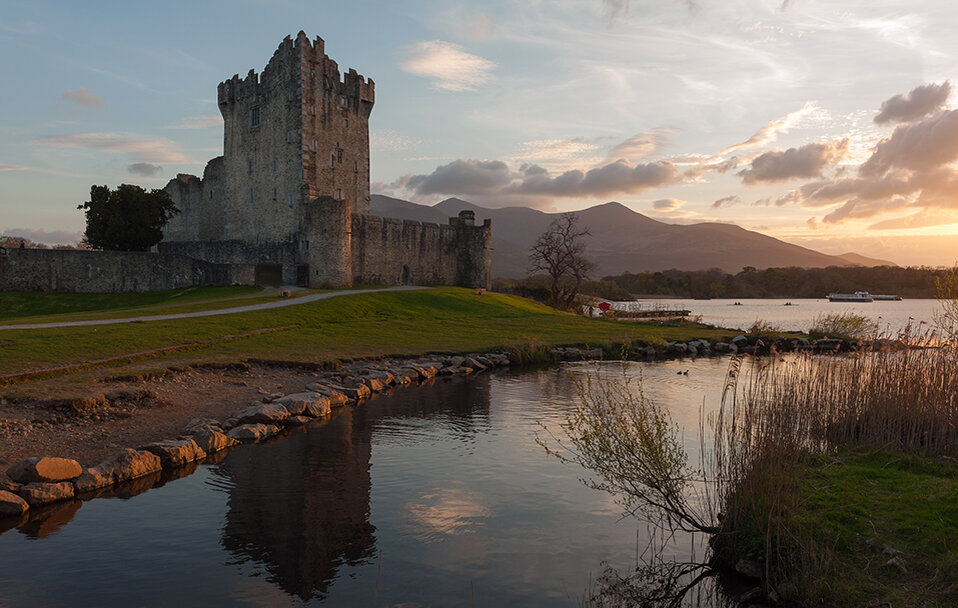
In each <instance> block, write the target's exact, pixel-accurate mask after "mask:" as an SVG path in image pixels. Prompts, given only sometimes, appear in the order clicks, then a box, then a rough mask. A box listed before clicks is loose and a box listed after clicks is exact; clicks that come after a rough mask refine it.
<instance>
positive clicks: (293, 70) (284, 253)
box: [0, 32, 492, 292]
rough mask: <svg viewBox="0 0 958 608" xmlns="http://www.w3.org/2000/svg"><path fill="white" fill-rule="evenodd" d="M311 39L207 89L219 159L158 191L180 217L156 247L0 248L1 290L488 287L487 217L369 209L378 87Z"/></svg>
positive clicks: (287, 43)
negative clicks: (378, 213) (415, 217)
mask: <svg viewBox="0 0 958 608" xmlns="http://www.w3.org/2000/svg"><path fill="white" fill-rule="evenodd" d="M324 46H325V45H324V43H323V40H322V38H319V37H317V38H316V39H315V40H314V41H312V42H311V41H310V40H309V38H308V37H307V36H306V34H305V33H303V32H299V34H298V35H297V37H296V39H295V40H292V39H291V38H290V37H289V36H287V37H286V39H284V40H283V42H282V43H280V45H279V48H278V49H277V50H276V52H275V53H273V57H272V59H270V61H269V63H268V64H267V65H266V68H265V69H264V70H263V72H262V74H259V75H257V74H256V72H255V71H254V70H250V71H249V73H248V74H247V76H246V78H242V79H241V78H240V77H239V75H235V76H233V77H232V78H230V79H229V80H227V81H225V82H221V83H220V84H219V86H218V87H217V103H218V105H219V109H220V113H221V114H222V115H223V121H224V137H223V156H220V157H217V158H214V159H213V160H211V161H209V163H207V165H206V169H205V170H204V171H203V177H202V179H201V178H199V177H196V176H194V175H185V174H180V175H177V176H176V178H174V179H172V180H170V182H169V183H168V184H167V185H166V188H165V190H166V191H167V192H168V193H169V194H170V195H171V197H172V198H173V202H174V203H175V204H176V206H177V208H178V209H179V210H180V214H179V215H176V216H174V217H173V219H172V220H171V221H170V222H169V224H168V225H167V226H166V228H165V229H164V234H163V240H162V241H161V242H160V243H159V245H158V246H157V251H154V252H121V251H65V250H43V249H25V250H24V249H17V250H10V251H6V252H3V251H0V254H2V255H0V291H78V292H130V291H158V290H167V289H179V288H182V287H190V286H193V285H232V284H241V285H254V284H255V285H281V284H285V285H301V286H304V287H313V288H319V287H348V286H351V285H354V284H384V285H399V284H416V285H459V286H463V287H471V288H488V287H489V286H490V282H491V277H490V270H489V268H490V261H491V248H490V241H491V234H492V228H491V222H490V220H486V221H485V222H484V223H483V224H482V225H480V226H477V225H475V215H474V213H473V212H472V211H463V212H461V213H460V214H459V216H458V217H454V218H450V220H449V224H447V225H440V224H434V223H430V222H415V221H409V220H398V219H392V218H381V217H375V216H372V215H369V202H370V194H369V115H370V113H371V112H372V109H373V103H374V102H375V85H374V83H373V81H372V80H366V79H365V78H363V77H362V76H361V75H359V74H357V73H356V71H355V70H349V71H348V72H347V73H346V74H345V75H344V76H343V77H342V78H341V77H340V72H339V67H338V66H337V64H336V62H335V61H333V60H332V59H330V58H329V56H327V55H326V52H325V49H324Z"/></svg>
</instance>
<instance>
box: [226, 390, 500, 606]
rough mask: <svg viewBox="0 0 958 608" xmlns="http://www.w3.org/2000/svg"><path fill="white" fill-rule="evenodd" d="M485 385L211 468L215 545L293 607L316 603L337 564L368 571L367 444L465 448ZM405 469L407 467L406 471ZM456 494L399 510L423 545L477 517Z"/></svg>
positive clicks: (366, 414) (482, 422) (315, 428)
mask: <svg viewBox="0 0 958 608" xmlns="http://www.w3.org/2000/svg"><path fill="white" fill-rule="evenodd" d="M488 384H489V378H488V377H485V378H481V379H477V380H473V381H471V382H466V381H463V380H461V379H451V380H445V381H440V382H438V383H435V384H433V385H431V386H425V387H421V388H420V389H418V390H413V391H409V390H400V391H398V392H397V393H395V394H394V395H392V396H391V397H390V398H380V399H374V400H372V401H369V402H367V403H365V404H363V405H361V406H359V407H357V408H352V409H347V410H345V411H342V412H340V413H339V415H337V416H335V417H334V418H332V419H331V420H329V421H327V422H326V423H324V424H312V425H310V426H308V427H306V428H305V429H304V430H303V432H300V433H296V434H293V435H292V436H290V437H288V438H286V439H285V440H284V441H282V442H276V443H268V444H265V445H261V446H258V448H257V449H256V450H255V451H251V450H239V451H236V452H234V453H231V454H230V455H229V456H227V457H226V458H225V459H224V460H223V462H222V463H221V464H219V465H218V466H217V467H215V468H214V474H215V475H214V479H216V481H214V482H213V483H214V485H216V486H217V487H218V488H219V489H221V490H223V489H225V490H227V491H228V492H229V499H228V501H227V505H228V511H227V513H226V523H225V525H224V526H223V541H222V542H223V547H224V548H225V549H226V550H228V551H229V552H230V553H231V554H232V555H233V556H234V557H235V558H236V559H238V560H240V561H247V560H252V561H255V562H257V563H259V564H261V565H262V566H263V567H264V568H265V569H266V571H267V573H268V576H269V580H270V582H272V583H274V584H276V585H278V586H280V587H281V588H282V589H283V590H284V591H286V592H287V593H289V594H292V595H295V596H297V597H299V598H300V599H302V600H309V599H310V598H313V597H325V596H326V595H327V594H328V592H329V589H330V586H331V585H332V584H333V582H334V581H335V580H336V579H337V575H338V573H339V572H340V570H341V569H342V568H343V567H344V566H351V567H355V566H360V565H364V564H370V563H372V560H373V558H374V557H375V555H376V534H375V533H376V528H375V526H373V525H372V524H371V523H370V521H369V518H370V492H371V486H372V484H371V475H370V458H371V454H372V444H373V441H374V440H373V435H374V431H375V432H376V434H377V438H378V439H377V440H384V439H389V438H393V439H395V440H396V441H398V442H400V443H403V442H407V443H411V444H415V443H416V442H417V441H418V440H419V439H420V438H421V436H422V435H423V434H425V433H429V434H434V433H436V432H437V431H438V432H441V433H443V434H446V435H448V436H449V437H450V438H451V439H450V440H451V441H454V442H457V443H460V442H466V443H467V444H468V442H470V441H471V440H472V437H473V435H474V434H475V433H476V432H477V431H479V430H481V429H483V428H485V427H486V426H487V424H488V423H487V419H488V411H489V400H488V394H489V391H488ZM413 466H414V465H413ZM474 503H475V499H474V497H472V498H471V497H470V493H469V491H468V490H467V489H465V488H456V487H446V488H438V489H437V491H436V492H435V493H434V494H431V495H426V496H424V497H423V502H422V503H421V504H417V505H407V506H406V507H405V509H406V510H407V511H408V512H409V513H410V515H411V517H412V519H413V520H414V521H415V522H416V526H417V528H418V529H419V530H420V535H421V536H420V537H421V538H427V537H428V536H429V535H430V534H431V533H432V531H435V530H439V531H443V532H448V531H450V530H454V529H456V528H457V527H461V526H463V525H466V524H465V523H464V522H465V520H466V519H468V518H469V517H471V516H478V515H482V514H484V513H483V511H482V508H481V506H476V505H475V504H474Z"/></svg>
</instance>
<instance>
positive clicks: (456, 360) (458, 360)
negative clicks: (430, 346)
mask: <svg viewBox="0 0 958 608" xmlns="http://www.w3.org/2000/svg"><path fill="white" fill-rule="evenodd" d="M465 360H466V358H465V357H460V356H458V355H456V356H453V357H449V358H447V359H444V360H443V362H442V363H443V366H444V367H459V366H460V365H462V362H463V361H465Z"/></svg>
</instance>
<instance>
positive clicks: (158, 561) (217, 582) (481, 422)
mask: <svg viewBox="0 0 958 608" xmlns="http://www.w3.org/2000/svg"><path fill="white" fill-rule="evenodd" d="M726 364H727V362H726V361H722V360H699V361H695V362H691V361H672V362H662V363H654V364H628V366H627V371H628V373H630V374H631V373H638V371H639V370H641V371H642V374H643V375H644V377H645V379H646V382H645V389H646V392H647V394H648V395H649V396H650V397H652V398H654V399H657V400H660V401H661V402H663V403H667V404H668V406H669V409H670V411H671V412H672V415H673V417H674V419H675V420H676V421H677V422H678V423H679V424H680V425H681V426H682V427H683V428H685V430H686V444H687V445H688V447H689V449H690V450H696V449H698V441H697V428H698V420H699V409H700V407H701V405H702V402H703V399H705V398H706V397H707V396H708V395H710V394H712V391H720V390H721V384H722V378H723V376H724V372H725V367H726ZM585 369H586V368H585V367H584V366H580V365H578V364H577V365H573V366H570V367H568V368H564V369H559V370H555V369H548V370H539V371H526V372H523V373H515V374H510V373H502V374H495V375H490V374H487V375H482V376H478V377H469V378H451V379H441V380H438V381H436V382H435V383H433V384H431V385H429V386H425V387H417V388H398V389H396V390H395V392H394V393H393V394H391V395H384V396H381V397H377V398H376V399H373V400H371V401H369V402H367V403H365V404H363V405H361V406H359V407H357V408H353V409H346V410H342V411H340V412H338V413H337V414H336V415H335V416H334V417H332V418H331V419H329V420H327V421H324V422H317V423H313V424H310V425H308V426H306V427H303V428H300V429H296V430H294V431H291V432H290V433H289V434H288V435H287V436H285V437H282V438H277V439H275V440H271V441H269V442H266V443H263V444H258V445H249V446H241V447H238V448H237V449H235V450H233V451H231V452H229V453H228V454H226V455H224V456H222V459H221V460H219V458H220V457H219V456H218V457H217V460H218V461H213V462H207V463H204V464H203V465H200V466H199V468H198V470H197V471H196V473H195V474H193V475H191V476H188V477H185V478H183V479H175V480H174V479H172V477H173V476H166V474H164V476H159V477H154V478H150V479H144V480H142V481H138V482H135V483H133V484H129V485H126V486H121V487H119V488H115V489H113V490H112V493H105V494H104V495H105V496H115V497H121V498H125V499H127V500H94V501H91V502H88V503H83V506H82V508H79V509H77V506H78V504H79V503H77V504H65V505H62V506H58V507H57V508H56V509H55V510H51V511H49V512H45V511H40V510H38V511H36V515H38V516H39V515H41V514H43V513H49V515H48V516H47V517H45V518H44V519H43V521H40V519H38V520H37V521H35V522H33V521H32V518H31V520H26V519H24V520H17V521H15V522H13V524H12V525H15V526H17V527H19V532H20V533H10V532H8V533H7V534H0V605H2V606H4V607H6V606H33V605H98V606H126V605H130V604H131V603H133V604H136V605H143V606H169V605H176V604H182V605H197V604H200V603H202V604H203V605H205V606H233V605H270V606H272V605H304V604H308V605H311V606H319V605H328V606H352V605H372V604H373V603H374V596H375V597H376V598H377V599H376V602H375V604H376V605H378V606H383V605H386V606H395V605H401V604H403V603H405V604H407V605H422V606H427V605H460V604H472V603H473V602H474V605H477V606H490V605H522V606H555V605H579V604H580V603H581V602H580V601H581V600H582V599H583V598H584V597H586V596H587V595H588V593H589V589H590V587H591V588H595V586H596V584H597V580H598V577H599V576H600V575H601V574H602V572H603V568H604V566H603V562H605V563H608V564H609V565H610V566H611V567H614V568H615V569H617V571H618V572H621V573H632V572H634V571H635V567H636V566H637V565H640V564H641V563H642V560H643V559H645V558H644V557H642V556H641V555H640V551H639V547H642V546H645V544H646V542H647V537H648V535H647V532H646V531H645V526H644V524H642V523H637V522H636V521H634V520H632V519H622V518H621V509H620V506H619V505H617V504H616V503H615V501H614V500H613V498H612V497H610V496H608V495H606V494H602V493H599V492H595V491H593V490H590V489H589V488H587V487H585V486H583V485H582V484H581V483H580V482H579V479H578V478H579V477H580V476H582V475H584V474H585V472H584V471H582V470H580V469H576V468H574V467H571V466H566V465H563V464H561V463H559V462H557V461H556V460H555V459H554V458H551V457H549V456H547V455H546V454H545V453H544V451H543V450H542V448H541V447H540V446H538V445H536V443H535V434H536V432H537V431H538V430H539V429H540V427H539V423H544V424H546V425H552V426H555V425H557V424H558V423H559V422H560V421H561V420H562V419H563V417H564V415H565V413H566V412H567V411H569V408H570V406H571V405H572V403H573V401H574V400H575V398H576V396H575V389H574V382H573V381H572V379H571V378H570V376H569V371H572V373H573V374H580V373H583V372H584V370H585ZM685 370H690V371H689V374H688V375H684V374H683V375H679V374H678V373H677V372H679V371H685ZM601 371H602V373H608V374H618V373H621V370H620V368H619V367H618V366H617V365H616V364H607V365H605V366H603V368H602V370H601ZM693 460H694V457H693ZM188 470H189V469H187V471H188ZM179 474H181V473H179V472H178V473H176V475H179ZM155 484H159V485H157V486H156V487H153V489H151V490H149V491H146V490H147V489H148V488H150V487H151V486H154V485H155ZM140 492H142V493H140ZM138 493H139V494H138ZM60 509H62V510H60ZM71 518H72V522H70V523H69V524H68V525H65V522H67V521H69V520H70V519H71ZM3 523H4V524H6V523H7V522H3ZM696 543H697V541H696V540H695V539H691V538H689V537H687V536H677V537H675V538H673V539H670V542H669V543H668V544H667V545H666V546H664V547H663V548H662V551H661V553H660V555H661V556H662V558H663V559H669V558H671V557H672V556H675V557H677V558H678V559H680V560H688V559H689V554H690V547H694V546H696ZM693 552H694V550H693ZM623 576H625V574H623ZM102 581H111V583H110V584H109V585H104V584H102ZM170 581H176V584H171V583H170ZM131 600H135V601H131Z"/></svg>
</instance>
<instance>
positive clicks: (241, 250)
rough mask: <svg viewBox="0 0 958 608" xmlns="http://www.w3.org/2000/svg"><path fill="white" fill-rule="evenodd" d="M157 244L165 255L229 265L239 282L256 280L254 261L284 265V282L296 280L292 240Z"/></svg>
mask: <svg viewBox="0 0 958 608" xmlns="http://www.w3.org/2000/svg"><path fill="white" fill-rule="evenodd" d="M157 248H158V249H159V251H160V253H163V254H167V255H176V256H185V257H188V258H193V259H197V260H205V261H207V262H210V263H212V264H221V265H228V266H231V267H232V270H231V271H230V272H231V273H232V278H233V282H234V283H237V284H240V285H253V284H254V283H255V266H256V265H257V264H280V265H281V266H282V267H283V283H285V284H286V285H295V284H296V283H297V280H296V266H297V263H298V252H297V251H296V245H295V244H294V243H262V244H260V245H258V246H257V245H251V244H250V243H246V242H243V241H190V242H176V241H174V242H166V241H160V243H159V245H158V246H157Z"/></svg>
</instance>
